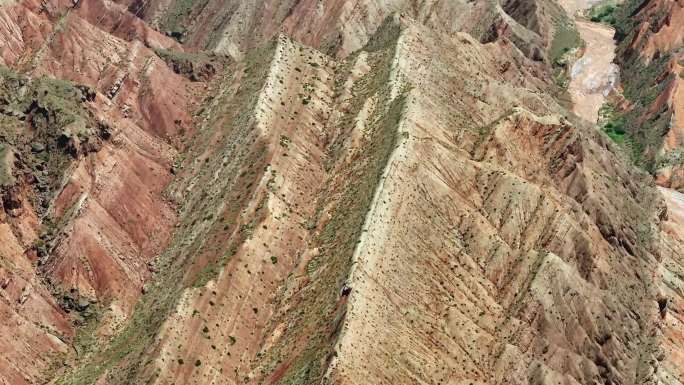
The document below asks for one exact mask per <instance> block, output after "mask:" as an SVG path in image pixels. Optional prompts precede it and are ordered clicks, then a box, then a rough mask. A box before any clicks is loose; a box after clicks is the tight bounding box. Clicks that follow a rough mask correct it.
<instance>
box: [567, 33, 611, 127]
mask: <svg viewBox="0 0 684 385" xmlns="http://www.w3.org/2000/svg"><path fill="white" fill-rule="evenodd" d="M576 23H577V30H578V31H579V33H580V36H581V37H582V40H584V42H585V44H586V50H585V52H584V55H583V56H582V58H580V59H579V60H578V61H577V62H576V63H575V65H574V66H573V67H572V71H571V81H570V86H569V91H570V94H571V96H572V100H573V104H574V107H573V110H574V112H575V113H576V114H577V115H579V116H580V117H582V118H584V119H586V120H588V121H590V122H596V120H597V119H598V111H599V109H600V108H601V105H602V104H603V102H604V100H605V98H606V96H608V93H609V92H610V91H611V90H612V89H613V88H614V87H615V85H616V84H617V82H618V78H619V68H618V67H617V65H615V64H614V63H613V59H614V58H615V41H614V40H613V34H614V32H615V31H614V29H613V28H611V27H609V26H606V25H603V24H598V23H591V22H587V21H582V20H577V21H576Z"/></svg>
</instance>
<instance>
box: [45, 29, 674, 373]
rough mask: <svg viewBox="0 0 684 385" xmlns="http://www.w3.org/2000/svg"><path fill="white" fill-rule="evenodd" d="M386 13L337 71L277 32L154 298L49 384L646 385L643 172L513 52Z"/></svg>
mask: <svg viewBox="0 0 684 385" xmlns="http://www.w3.org/2000/svg"><path fill="white" fill-rule="evenodd" d="M400 19H401V18H400V17H397V18H396V19H395V20H392V19H390V20H389V21H388V22H387V23H385V25H384V26H383V27H382V28H380V29H379V31H378V32H377V34H376V36H375V37H374V38H373V39H371V40H370V42H369V44H368V45H367V46H366V48H365V49H364V50H362V51H360V52H357V53H356V54H354V55H352V56H350V57H349V58H348V59H346V60H344V61H336V60H334V59H332V58H329V57H326V56H324V55H322V54H321V53H319V52H317V51H315V50H313V49H311V48H306V47H304V46H302V45H300V44H298V43H294V42H293V41H291V40H289V39H288V38H286V37H284V36H280V37H278V38H277V39H276V41H275V42H274V43H272V44H271V45H269V46H267V47H265V48H262V49H259V50H257V51H254V52H253V53H251V54H250V55H248V56H247V57H246V58H245V60H244V61H242V62H240V63H237V64H235V65H234V66H233V67H232V68H231V69H230V70H229V71H228V73H229V75H228V76H227V77H226V78H225V80H223V81H224V82H225V83H224V84H225V85H224V86H220V87H219V88H218V89H217V95H216V96H215V97H214V98H213V100H212V101H211V102H210V104H209V105H208V107H207V108H205V109H204V111H203V112H202V115H201V118H200V122H202V123H201V125H202V128H201V129H200V130H199V132H201V134H199V135H198V136H196V137H195V139H194V140H193V141H194V143H193V144H191V145H190V147H189V152H188V154H189V156H188V158H187V160H186V161H185V163H184V167H183V171H182V172H181V173H180V174H179V179H178V180H177V181H176V182H175V183H174V185H173V187H172V188H171V190H170V191H171V194H172V195H180V194H183V193H184V192H185V193H187V194H189V195H188V196H187V198H186V200H185V203H184V205H183V206H182V207H181V210H180V212H181V222H180V223H181V225H180V227H178V228H177V231H176V234H175V236H174V241H172V247H171V248H170V249H169V251H168V252H167V253H166V254H165V255H164V256H163V257H162V259H161V260H160V263H159V264H158V266H159V269H160V270H159V273H157V277H156V280H155V283H154V285H153V286H151V287H150V288H149V290H148V291H147V293H146V294H145V296H144V297H143V300H142V303H141V306H140V307H139V308H138V311H137V312H136V313H134V314H135V315H134V317H135V318H134V320H133V322H132V323H131V324H129V325H128V326H127V327H126V328H125V329H124V330H123V332H122V333H121V334H119V335H118V336H116V337H115V338H114V339H113V340H111V341H103V345H102V347H101V350H100V351H99V352H98V351H94V352H93V353H92V354H91V355H90V356H87V359H85V360H84V361H83V362H81V363H80V364H79V365H78V366H77V367H76V368H75V369H74V370H72V371H70V372H68V373H67V374H66V376H65V377H64V378H62V379H61V380H60V382H59V383H69V384H72V383H75V384H81V383H82V384H88V383H92V382H95V381H96V380H97V382H98V383H107V384H117V383H158V384H171V383H197V384H212V383H318V382H320V381H321V380H323V381H326V382H329V383H368V382H370V383H414V382H416V381H418V382H422V383H435V384H437V383H444V382H447V383H448V382H452V383H459V382H463V381H465V382H468V381H469V382H480V383H493V384H496V383H498V384H504V383H530V382H531V383H539V384H544V383H554V382H557V381H563V382H567V383H592V382H595V381H600V382H610V383H615V384H629V383H635V382H643V381H645V380H648V379H650V378H653V374H654V373H657V368H658V367H659V366H660V365H661V364H659V361H658V359H660V360H662V359H663V357H662V351H661V348H660V345H661V335H660V334H659V333H661V332H660V330H661V327H662V322H661V321H660V320H661V312H660V310H659V302H658V301H659V299H660V297H659V293H658V281H657V280H654V277H657V272H658V269H659V267H660V264H659V261H660V258H661V242H660V230H659V228H660V220H661V219H660V218H662V217H663V215H664V214H663V213H664V210H665V207H664V203H663V201H662V200H661V199H659V198H658V197H659V195H658V193H657V191H656V190H655V188H654V187H653V185H652V182H651V181H650V179H649V177H648V176H647V175H644V174H640V173H639V172H637V171H635V170H632V169H631V168H630V166H629V165H628V162H627V161H626V160H622V159H621V158H620V156H619V155H617V151H618V150H617V148H616V147H615V146H613V145H611V144H610V143H609V140H608V139H607V138H606V137H604V136H602V134H600V133H599V132H597V131H596V130H595V129H594V128H593V127H591V126H586V127H585V126H583V124H584V123H581V122H579V121H578V122H572V121H569V120H567V119H566V118H565V117H563V116H562V113H563V111H564V110H563V109H562V108H561V107H560V106H558V105H557V104H556V103H555V102H554V100H553V99H552V98H551V97H550V96H548V95H547V94H546V93H545V90H546V89H547V87H548V85H547V84H546V83H544V82H541V81H540V80H538V79H537V78H535V77H534V76H530V75H528V74H525V73H524V72H521V69H523V68H525V66H524V64H525V63H526V62H527V60H528V59H526V58H525V57H524V56H519V57H517V58H516V57H515V56H513V59H512V60H517V62H516V61H514V62H512V63H511V62H509V64H508V65H506V61H508V60H511V59H510V58H511V56H510V55H506V54H504V53H509V52H511V51H510V50H511V46H510V45H509V44H507V43H506V42H499V43H490V44H484V45H483V44H481V43H479V42H478V41H477V40H475V39H473V38H472V37H471V36H469V35H467V34H456V35H447V34H444V33H440V32H435V31H434V30H431V29H429V28H426V27H425V26H424V25H422V24H421V23H417V22H414V21H411V20H410V19H408V18H405V19H403V20H400ZM445 42H447V44H446V45H445V44H444V43H445ZM446 52H449V53H450V54H449V55H444V54H443V53H446ZM513 52H516V51H513ZM435 58H440V60H435ZM521 104H522V105H524V106H525V108H522V107H520V105H521ZM200 186H201V187H200ZM614 197H620V199H614ZM157 328H158V330H157ZM665 358H667V357H665ZM666 362H670V361H667V360H666Z"/></svg>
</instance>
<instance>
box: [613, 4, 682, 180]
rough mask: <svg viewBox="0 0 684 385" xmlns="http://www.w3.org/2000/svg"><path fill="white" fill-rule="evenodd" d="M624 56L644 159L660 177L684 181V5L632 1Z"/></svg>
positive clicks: (621, 33) (623, 31)
mask: <svg viewBox="0 0 684 385" xmlns="http://www.w3.org/2000/svg"><path fill="white" fill-rule="evenodd" d="M618 17H619V19H618V20H619V24H620V26H619V28H618V36H617V37H618V39H619V40H620V41H621V44H620V52H619V53H618V59H619V60H620V61H621V63H622V66H623V67H624V68H625V71H627V76H626V77H625V97H626V98H627V101H628V105H627V106H626V107H625V110H626V111H628V112H627V117H628V120H629V121H631V122H632V124H631V125H630V126H629V127H628V129H629V131H630V132H631V133H632V136H633V138H634V142H635V152H636V154H635V155H637V156H638V157H639V158H640V159H639V160H640V161H641V162H642V163H643V164H645V165H646V166H647V167H648V168H650V169H651V170H652V171H653V173H654V174H656V176H657V180H658V183H659V184H661V185H663V186H666V187H671V188H674V189H681V188H682V186H683V184H682V175H683V174H682V172H683V170H682V150H681V148H682V140H681V137H682V110H681V108H682V105H683V103H684V102H683V101H682V100H683V99H682V92H681V84H682V80H683V79H684V78H683V77H682V76H681V74H682V71H683V70H684V68H682V64H681V62H682V60H683V59H682V53H681V47H682V39H684V32H683V31H682V29H681V28H680V27H679V26H680V25H681V22H682V20H684V19H683V18H684V6H683V5H682V4H681V3H680V2H676V1H671V2H667V1H644V2H639V1H634V2H628V3H627V4H626V5H625V7H624V8H623V9H622V10H621V12H620V13H619V15H618Z"/></svg>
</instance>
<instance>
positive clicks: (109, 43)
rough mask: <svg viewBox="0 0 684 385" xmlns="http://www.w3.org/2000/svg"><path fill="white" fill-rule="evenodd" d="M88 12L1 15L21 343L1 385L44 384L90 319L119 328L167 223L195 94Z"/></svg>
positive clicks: (2, 11) (64, 5)
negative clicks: (176, 161)
mask: <svg viewBox="0 0 684 385" xmlns="http://www.w3.org/2000/svg"><path fill="white" fill-rule="evenodd" d="M88 3H89V2H87V1H83V2H81V3H80V7H76V5H78V4H79V3H76V5H75V4H74V3H73V2H57V1H55V2H42V3H39V2H33V1H24V2H17V3H9V4H5V5H3V6H2V7H0V15H1V17H2V19H3V23H2V28H3V30H4V32H3V33H2V34H1V35H0V36H1V37H0V40H2V46H3V47H4V50H3V54H2V57H3V62H4V63H3V64H5V65H6V66H8V67H11V68H12V69H13V70H14V71H18V72H20V73H21V74H15V73H14V72H13V71H11V70H7V69H3V73H2V82H3V85H4V87H5V90H6V91H5V92H6V95H5V96H4V97H3V101H2V103H3V106H4V107H3V196H4V198H3V208H4V211H3V219H2V223H3V236H2V241H1V242H0V243H2V244H3V266H4V268H3V275H4V278H3V282H4V284H3V285H2V288H3V298H4V299H5V302H3V304H4V305H3V306H6V307H4V308H3V313H4V314H5V315H6V316H3V318H2V320H3V327H5V328H6V330H13V331H15V332H14V333H11V334H5V335H4V338H3V341H2V347H1V348H0V349H1V350H2V351H3V352H6V354H3V355H2V361H3V365H2V367H3V370H2V371H1V373H2V376H0V377H2V381H3V383H11V384H23V383H31V384H33V383H43V382H45V381H46V378H47V379H49V376H51V375H52V369H54V368H55V366H54V365H53V364H52V363H53V362H54V363H55V364H57V363H61V361H62V359H63V358H62V357H63V356H64V355H65V354H66V353H70V351H71V350H72V348H71V347H70V346H69V345H71V344H72V343H73V342H74V340H73V337H74V335H75V327H76V326H79V325H81V324H82V323H84V322H86V321H88V320H89V319H93V318H94V317H93V316H95V315H97V317H95V318H100V317H101V316H103V317H104V318H105V321H104V322H103V327H102V328H101V332H102V333H109V332H110V331H108V330H109V329H110V328H114V329H116V327H117V326H116V325H117V324H118V323H120V322H122V321H123V320H124V319H125V318H126V317H128V316H129V315H130V313H131V311H132V307H133V305H134V304H135V302H136V301H137V297H138V295H139V293H140V291H141V288H142V285H143V282H144V280H146V279H147V278H148V277H149V275H150V271H149V270H150V268H149V267H148V265H147V264H148V262H150V261H151V258H152V257H154V256H155V255H156V253H158V252H159V251H161V249H162V248H164V247H165V245H166V242H167V241H168V237H169V233H170V230H171V227H172V226H173V223H174V221H175V219H174V217H175V214H174V212H173V207H172V205H171V204H169V203H168V202H167V201H166V200H165V199H164V198H163V196H162V190H163V188H164V187H165V185H166V184H167V183H168V181H170V179H171V172H170V169H171V165H172V163H173V158H174V156H175V149H174V148H173V146H172V145H171V142H172V141H173V140H175V139H174V137H175V136H176V135H178V133H179V132H182V131H183V130H184V129H186V128H189V127H188V126H187V122H188V121H189V120H190V119H189V115H188V110H189V108H188V107H187V105H188V103H192V99H193V96H192V92H193V91H192V90H191V87H190V86H189V81H187V80H185V79H184V78H183V77H181V76H179V75H176V74H174V73H173V72H172V71H171V70H170V69H169V68H168V67H167V65H166V63H165V62H164V61H162V60H161V59H160V58H158V57H157V56H156V55H155V54H154V52H153V51H152V50H150V49H148V48H145V47H143V46H142V45H141V44H140V43H139V42H135V41H134V42H129V41H126V40H122V39H119V38H116V37H115V36H113V35H112V34H110V33H108V31H107V30H105V29H100V27H102V28H107V26H106V25H93V24H91V23H90V22H89V21H88V19H89V18H90V19H95V18H96V17H95V16H94V15H92V13H88V9H89V8H88ZM75 7H76V8H75ZM100 12H101V13H100V14H101V15H103V14H104V15H107V14H108V13H107V12H111V14H113V15H116V14H117V12H119V14H121V12H125V10H123V11H122V10H120V9H119V10H117V9H116V8H114V9H111V8H105V9H102V8H100ZM98 19H99V18H98ZM138 22H139V23H140V21H138ZM146 31H148V32H149V36H148V37H149V40H150V41H158V42H166V43H167V44H168V46H169V47H173V46H174V45H175V43H174V42H173V41H172V40H170V39H167V38H165V37H163V36H162V35H160V34H158V33H156V32H152V31H151V30H149V28H148V29H147V30H146ZM154 36H156V37H154ZM160 44H162V43H160ZM48 76H49V77H59V78H61V79H65V80H50V79H48V78H47V77H48ZM170 79H171V82H170V83H169V80H170ZM162 85H163V86H162ZM168 85H171V86H168ZM12 130H14V131H12ZM151 234H154V236H150V235H151ZM5 247H6V249H5ZM69 313H71V314H69ZM79 349H80V347H78V346H76V350H79Z"/></svg>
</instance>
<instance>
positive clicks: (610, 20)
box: [587, 2, 617, 26]
mask: <svg viewBox="0 0 684 385" xmlns="http://www.w3.org/2000/svg"><path fill="white" fill-rule="evenodd" d="M616 9H617V7H616V5H615V4H614V3H612V2H608V3H603V4H597V5H594V6H593V7H591V9H590V10H589V11H588V13H587V16H588V17H589V20H591V21H593V22H594V23H604V24H609V25H612V26H615V24H616V23H617V19H616V17H615V10H616Z"/></svg>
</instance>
